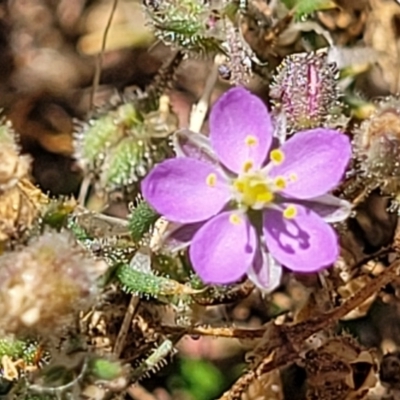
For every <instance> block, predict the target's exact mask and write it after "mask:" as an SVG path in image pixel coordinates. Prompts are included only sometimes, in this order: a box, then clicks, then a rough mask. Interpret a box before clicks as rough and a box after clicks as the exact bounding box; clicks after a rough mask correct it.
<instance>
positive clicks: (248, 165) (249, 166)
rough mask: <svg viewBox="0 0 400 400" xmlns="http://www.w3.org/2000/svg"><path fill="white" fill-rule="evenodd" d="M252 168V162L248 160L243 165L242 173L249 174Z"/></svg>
mask: <svg viewBox="0 0 400 400" xmlns="http://www.w3.org/2000/svg"><path fill="white" fill-rule="evenodd" d="M252 168H253V161H251V160H248V161H245V163H244V164H243V172H249V171H250V170H251V169H252Z"/></svg>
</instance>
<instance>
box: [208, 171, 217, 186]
mask: <svg viewBox="0 0 400 400" xmlns="http://www.w3.org/2000/svg"><path fill="white" fill-rule="evenodd" d="M206 183H207V185H208V186H211V187H215V185H216V184H217V175H215V174H214V173H211V174H210V175H208V176H207V178H206Z"/></svg>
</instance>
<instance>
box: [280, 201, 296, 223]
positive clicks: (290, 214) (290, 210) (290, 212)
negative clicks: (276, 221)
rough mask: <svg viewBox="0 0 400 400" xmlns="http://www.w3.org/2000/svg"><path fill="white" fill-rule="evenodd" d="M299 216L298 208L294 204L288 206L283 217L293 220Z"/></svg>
mask: <svg viewBox="0 0 400 400" xmlns="http://www.w3.org/2000/svg"><path fill="white" fill-rule="evenodd" d="M296 215H297V208H296V206H294V205H293V204H291V205H290V206H287V207H286V209H285V210H284V211H283V216H284V217H285V218H287V219H293V218H295V217H296Z"/></svg>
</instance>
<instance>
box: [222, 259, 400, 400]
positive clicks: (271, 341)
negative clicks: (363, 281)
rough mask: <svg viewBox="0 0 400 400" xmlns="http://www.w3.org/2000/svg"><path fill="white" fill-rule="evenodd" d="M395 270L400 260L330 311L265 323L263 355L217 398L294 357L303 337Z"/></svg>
mask: <svg viewBox="0 0 400 400" xmlns="http://www.w3.org/2000/svg"><path fill="white" fill-rule="evenodd" d="M399 272H400V261H398V260H396V261H395V262H394V263H392V264H391V265H390V266H389V267H388V268H386V269H385V270H384V271H383V272H382V273H381V274H380V275H379V276H378V277H377V278H376V279H374V280H373V281H371V282H369V283H368V284H367V285H366V286H365V287H363V288H362V289H360V290H359V291H358V292H356V293H355V294H354V295H353V296H352V297H350V298H349V299H348V300H347V301H346V302H344V303H343V304H342V305H341V306H339V307H337V308H334V309H333V310H332V311H329V312H327V313H324V314H322V315H320V316H317V317H314V318H310V319H309V320H307V321H303V322H300V323H298V324H295V325H292V326H285V325H282V326H277V325H274V324H272V325H267V330H266V334H268V340H267V341H266V343H267V346H268V347H267V348H266V349H265V350H267V352H266V355H265V356H264V358H263V359H262V361H261V362H260V363H258V364H257V365H256V366H255V367H254V368H253V369H252V370H251V371H249V372H247V373H245V374H244V375H242V376H241V377H240V378H239V379H238V380H237V381H236V382H235V384H234V385H233V386H232V388H231V389H230V390H229V391H228V392H225V393H224V394H223V396H222V397H221V398H220V399H219V400H238V399H240V396H241V394H242V392H243V391H244V390H245V389H246V388H247V387H248V385H249V384H250V383H251V382H252V381H253V380H254V379H257V378H258V377H260V376H261V375H263V374H265V373H267V372H270V371H272V370H274V369H276V368H280V367H283V366H285V365H287V364H289V363H290V362H293V361H295V360H296V359H297V358H298V353H299V351H301V348H302V346H303V343H304V341H305V340H307V339H308V338H309V337H310V336H311V335H313V334H315V333H317V332H318V331H320V330H322V329H325V328H328V327H329V326H331V325H333V324H334V323H336V322H337V321H339V320H340V319H342V318H343V317H344V316H346V315H347V314H348V313H349V312H350V311H352V310H353V309H355V308H356V307H358V306H359V305H360V304H362V303H363V302H364V301H365V300H367V299H368V298H369V297H371V296H372V295H373V294H374V293H377V292H378V291H379V290H380V289H381V288H382V287H383V286H385V285H387V284H388V283H390V282H391V281H392V280H393V279H394V278H396V277H397V276H398V275H399ZM268 328H269V329H268Z"/></svg>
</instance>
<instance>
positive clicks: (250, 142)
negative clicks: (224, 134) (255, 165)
mask: <svg viewBox="0 0 400 400" xmlns="http://www.w3.org/2000/svg"><path fill="white" fill-rule="evenodd" d="M244 142H245V144H246V146H249V147H253V146H256V145H257V144H258V139H257V138H256V137H255V136H253V135H247V136H246V138H245V139H244Z"/></svg>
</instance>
